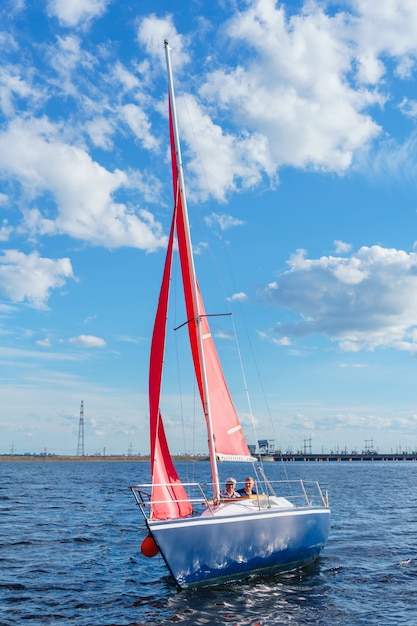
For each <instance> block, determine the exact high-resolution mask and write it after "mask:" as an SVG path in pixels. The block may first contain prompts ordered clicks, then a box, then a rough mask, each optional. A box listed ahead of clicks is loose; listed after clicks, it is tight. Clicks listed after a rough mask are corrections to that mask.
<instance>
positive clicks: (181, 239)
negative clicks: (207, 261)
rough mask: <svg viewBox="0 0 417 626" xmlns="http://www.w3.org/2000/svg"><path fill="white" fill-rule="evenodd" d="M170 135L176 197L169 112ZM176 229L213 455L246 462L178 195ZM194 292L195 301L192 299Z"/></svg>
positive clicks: (246, 453) (175, 174)
mask: <svg viewBox="0 0 417 626" xmlns="http://www.w3.org/2000/svg"><path fill="white" fill-rule="evenodd" d="M170 135H171V158H172V172H173V181H174V194H175V195H177V189H178V185H179V180H178V165H177V158H176V152H175V147H174V140H173V127H172V118H171V109H170ZM176 230H177V239H178V250H179V254H180V262H181V271H182V280H183V286H184V297H185V304H186V311H187V320H188V324H187V325H188V332H189V336H190V344H191V351H192V355H193V362H194V369H195V373H196V378H197V383H198V388H199V391H200V397H201V402H202V405H203V410H204V414H205V416H206V420H209V419H210V416H211V424H212V430H213V437H214V442H215V451H216V455H217V456H218V458H220V459H223V460H227V459H228V460H241V461H249V460H252V457H251V455H250V452H249V449H248V446H247V444H246V440H245V437H244V435H243V432H242V428H241V425H240V422H239V418H238V416H237V413H236V410H235V408H234V406H233V402H232V399H231V397H230V394H229V390H228V388H227V385H226V381H225V379H224V375H223V371H222V367H221V365H220V361H219V358H218V355H217V351H216V348H215V345H214V342H213V339H212V336H211V333H210V328H209V324H208V320H207V316H206V313H205V310H204V304H203V301H202V298H201V294H200V290H199V287H198V284H197V279H196V277H195V271H194V264H193V260H192V249H191V241H190V238H189V229H188V224H187V217H186V215H185V212H184V207H183V202H182V199H181V196H180V195H179V194H178V200H177V218H176ZM194 285H195V289H194ZM195 293H196V294H197V298H195V296H194V294H195ZM196 300H197V301H196ZM199 325H201V331H200V332H201V337H202V340H201V343H200V342H199V337H198V333H199V328H198V326H199ZM201 345H202V349H201V348H200V346H201ZM201 352H202V353H201ZM203 363H204V367H205V374H206V382H207V385H204V380H203ZM209 415H210V416H209Z"/></svg>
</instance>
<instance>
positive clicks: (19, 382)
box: [0, 0, 417, 454]
mask: <svg viewBox="0 0 417 626" xmlns="http://www.w3.org/2000/svg"><path fill="white" fill-rule="evenodd" d="M0 11H1V31H0V44H1V45H0V50H1V65H0V67H1V69H0V119H1V125H0V212H1V222H0V241H1V253H0V337H1V342H0V385H1V410H0V453H9V452H10V451H11V450H13V451H14V452H17V453H24V452H40V451H43V450H44V449H47V450H48V451H49V452H54V453H57V454H71V453H75V452H76V449H77V437H78V421H79V411H80V403H81V400H83V401H84V416H85V450H86V452H87V453H90V454H93V453H96V452H103V450H105V451H106V453H111V452H113V453H125V452H127V451H128V450H129V449H131V450H132V451H133V452H134V453H136V452H139V453H146V452H147V451H148V450H149V444H148V428H147V369H148V354H149V344H150V336H151V332H152V324H153V316H154V312H155V307H156V301H157V296H158V291H159V283H160V277H161V272H162V265H163V261H164V249H165V245H166V241H167V234H168V228H169V222H170V213H171V208H172V197H171V193H172V188H171V180H170V164H169V160H168V158H169V152H168V143H167V142H168V128H167V104H166V93H167V86H166V70H165V60H164V48H163V40H164V38H168V39H169V41H170V45H171V48H172V60H173V67H174V74H175V84H176V93H177V106H178V114H179V121H180V132H181V140H182V150H183V157H184V162H185V174H186V185H187V191H188V203H189V210H190V214H191V222H192V236H193V244H194V248H195V252H196V265H197V272H198V274H199V280H200V284H201V288H202V291H203V294H204V298H205V304H206V310H207V311H208V312H215V313H219V312H227V311H229V310H231V311H232V312H233V324H234V326H235V327H236V330H237V331H238V336H239V345H240V351H241V355H242V360H243V363H244V366H245V372H246V378H247V384H248V388H249V394H250V398H251V406H252V413H253V419H252V418H251V416H250V410H249V409H248V405H247V402H246V394H245V392H244V390H243V391H242V384H241V372H240V366H239V359H238V358H237V357H236V354H235V351H234V342H233V341H231V339H230V338H231V335H232V331H233V325H232V323H231V319H230V317H217V318H213V322H212V332H213V334H214V335H215V336H216V337H217V339H218V349H219V352H220V355H221V358H222V360H223V362H224V366H225V372H226V376H227V378H228V380H229V383H230V388H231V391H232V394H233V396H234V398H235V403H236V406H237V408H238V410H239V412H240V415H241V419H242V422H243V424H244V427H245V431H246V433H247V439H248V441H249V443H252V442H254V441H255V440H256V438H272V439H275V441H276V444H277V445H278V446H281V447H282V448H283V449H284V450H287V449H292V450H298V449H302V448H303V442H304V441H305V440H310V438H311V446H312V450H313V451H317V452H320V451H322V450H325V451H330V450H335V449H343V448H345V447H346V448H347V449H348V450H350V449H357V450H361V449H363V448H364V446H365V441H367V442H369V441H370V440H372V442H373V446H374V447H375V448H378V449H379V450H380V451H387V452H389V451H391V450H393V451H396V450H398V449H399V448H401V449H406V448H407V449H408V448H411V449H416V447H417V392H416V382H415V381H416V368H417V361H416V354H417V256H416V252H415V247H416V240H417V214H416V210H417V196H416V190H417V183H416V181H417V177H416V173H417V133H416V120H417V89H416V72H417V41H416V37H415V33H416V32H417V5H416V4H415V2H414V0H381V1H380V2H378V3H375V2H374V0H352V1H348V0H346V1H345V2H340V3H338V2H314V1H312V2H305V3H302V2H286V3H278V2H274V1H273V0H244V1H243V0H242V1H239V0H236V1H234V2H233V1H230V0H227V1H226V0H217V1H216V0H213V1H210V2H207V1H206V2H204V1H202V0H189V1H188V2H184V3H179V2H173V1H169V0H164V1H162V0H154V1H153V2H148V3H145V2H137V3H133V2H125V3H124V2H112V1H111V0H73V1H72V2H68V1H67V0H46V1H43V2H34V1H25V0H5V1H4V2H3V3H2V7H1V9H0ZM173 284H174V281H173ZM177 315H178V318H177V319H174V317H173V318H172V319H170V320H169V322H168V327H169V328H170V329H172V328H173V327H174V326H175V325H177V324H178V323H181V322H182V321H184V320H183V318H182V314H181V313H180V309H178V313H177ZM174 334H175V337H176V341H177V346H178V343H180V347H179V348H178V347H174V346H173V347H171V346H170V345H169V346H168V348H167V369H166V373H165V376H164V383H165V385H166V390H167V393H168V398H167V400H166V402H165V404H164V405H163V407H162V408H163V412H164V415H165V418H166V422H167V434H168V437H169V439H170V443H171V447H172V450H173V452H181V451H184V450H187V451H189V452H190V451H196V452H204V451H205V434H204V429H203V427H202V425H200V424H199V425H198V426H197V429H196V432H195V434H193V435H192V437H193V439H192V443H191V444H190V443H187V442H186V439H188V435H190V434H191V431H192V424H193V423H194V419H197V418H195V416H194V412H195V410H194V403H195V398H194V390H193V387H192V386H191V387H187V382H186V381H187V371H183V372H181V374H180V375H178V374H177V372H176V371H175V370H172V371H171V370H170V369H169V368H168V364H169V363H170V361H175V360H176V358H177V357H175V350H178V351H179V352H178V354H179V355H180V358H179V360H180V361H181V364H182V362H183V361H184V360H185V358H184V359H183V358H182V349H183V348H182V346H181V340H182V339H184V338H185V333H182V334H181V331H178V332H177V333H170V335H174ZM171 356H172V357H173V358H171ZM253 356H255V360H254V359H253ZM178 380H180V383H181V398H180V400H181V402H180V407H181V408H178V402H177V400H178V398H179V391H178V384H177V383H178ZM265 398H266V401H265ZM253 423H254V424H253Z"/></svg>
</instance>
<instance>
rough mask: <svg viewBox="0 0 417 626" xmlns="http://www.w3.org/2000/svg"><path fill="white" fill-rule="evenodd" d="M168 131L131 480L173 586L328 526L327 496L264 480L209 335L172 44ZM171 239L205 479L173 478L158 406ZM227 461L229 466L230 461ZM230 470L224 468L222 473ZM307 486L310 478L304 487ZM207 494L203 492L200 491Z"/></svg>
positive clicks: (253, 567) (298, 550)
mask: <svg viewBox="0 0 417 626" xmlns="http://www.w3.org/2000/svg"><path fill="white" fill-rule="evenodd" d="M164 46H165V56H166V63H167V72H168V86H169V96H168V107H169V134H170V145H171V161H172V180H173V192H174V208H173V215H172V221H171V227H170V234H169V239H168V245H167V252H166V257H165V265H164V270H163V275H162V283H161V288H160V293H159V300H158V305H157V310H156V316H155V322H154V329H153V335H152V341H151V350H150V367H149V418H150V465H151V468H150V469H151V483H149V484H141V485H134V486H131V487H130V489H131V490H132V492H133V495H134V496H135V499H136V503H137V504H138V506H139V508H140V510H141V512H142V514H143V516H144V518H145V522H146V527H147V533H148V534H147V536H146V537H145V538H144V540H143V542H142V546H141V550H142V553H143V554H144V555H145V556H149V557H151V556H154V555H156V554H158V553H159V554H160V555H161V556H162V558H163V560H164V561H165V564H166V566H167V568H168V570H169V572H170V574H171V575H172V577H173V579H174V580H175V582H176V584H177V586H178V587H180V588H191V587H201V586H210V585H216V584H220V583H224V582H229V581H236V580H242V579H245V578H248V577H252V576H259V575H271V574H276V573H280V572H288V571H291V570H295V569H298V568H300V567H303V566H305V565H308V564H309V563H311V562H313V561H314V560H315V559H316V558H317V557H318V556H319V554H320V553H321V551H322V549H323V548H324V546H325V544H326V541H327V538H328V534H329V526H330V509H329V506H328V498H327V493H324V494H323V492H322V490H321V488H320V486H319V484H318V483H313V487H314V492H315V494H314V495H313V496H311V495H310V492H309V487H308V486H307V484H306V482H305V481H288V484H287V485H286V486H285V487H284V481H282V482H281V481H276V482H273V481H268V480H267V478H266V476H265V473H264V471H263V468H262V466H261V465H259V461H258V459H257V458H256V457H254V456H253V455H252V454H251V452H250V450H249V447H248V445H247V443H246V439H245V436H244V433H243V429H242V426H241V423H240V420H239V417H238V415H237V412H236V410H235V407H234V405H233V402H232V398H231V396H230V393H229V391H228V387H227V384H226V380H225V377H224V375H223V371H222V368H221V364H220V361H219V357H218V354H217V351H216V348H215V345H214V340H213V337H212V335H211V333H210V328H209V323H208V317H209V316H208V315H207V314H206V311H205V308H204V304H203V299H202V296H201V293H200V289H199V285H198V282H197V278H196V273H195V266H194V259H193V250H192V245H191V237H190V226H189V219H188V211H187V200H186V193H185V186H184V172H183V164H182V158H181V150H180V141H179V134H178V122H177V113H176V106H175V95H174V85H173V77H172V65H171V56H170V47H169V44H168V41H167V40H165V42H164ZM175 236H176V242H177V248H178V255H179V260H180V266H181V275H182V284H183V292H184V300H185V310H186V321H185V322H184V326H187V329H188V337H189V342H190V347H191V355H192V361H193V366H194V372H195V378H196V381H197V388H198V392H199V396H200V398H201V406H202V413H203V415H204V418H205V422H206V426H207V440H208V454H209V458H210V471H211V482H208V483H204V484H199V483H187V482H183V481H181V480H180V478H179V474H178V473H177V471H176V468H175V466H174V462H173V460H172V457H171V455H170V451H169V446H168V442H167V438H166V434H165V428H164V422H163V416H162V412H161V408H160V406H161V387H162V370H163V362H164V351H165V340H166V332H167V328H166V326H167V323H166V320H167V313H168V299H169V286H170V276H171V266H172V258H173V253H174V247H175V243H174V242H175ZM224 461H228V462H245V463H252V464H253V467H255V464H258V467H257V469H255V471H256V476H257V480H256V489H255V492H254V493H252V494H250V495H248V496H242V497H239V498H229V497H228V496H227V494H226V495H225V494H224V493H223V492H222V491H221V488H220V485H221V484H222V482H221V480H220V472H219V464H220V463H221V462H224ZM227 467H230V465H229V463H228V464H227ZM229 471H230V470H229ZM310 486H311V485H310ZM207 491H209V493H207Z"/></svg>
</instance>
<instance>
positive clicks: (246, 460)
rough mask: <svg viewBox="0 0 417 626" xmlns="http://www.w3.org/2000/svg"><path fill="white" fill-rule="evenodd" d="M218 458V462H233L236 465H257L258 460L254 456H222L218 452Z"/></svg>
mask: <svg viewBox="0 0 417 626" xmlns="http://www.w3.org/2000/svg"><path fill="white" fill-rule="evenodd" d="M216 457H217V460H218V461H232V462H235V463H256V462H257V460H258V459H257V458H256V457H254V456H244V455H243V454H242V455H237V454H221V453H218V452H216Z"/></svg>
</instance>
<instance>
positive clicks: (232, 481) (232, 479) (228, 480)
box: [226, 478, 236, 485]
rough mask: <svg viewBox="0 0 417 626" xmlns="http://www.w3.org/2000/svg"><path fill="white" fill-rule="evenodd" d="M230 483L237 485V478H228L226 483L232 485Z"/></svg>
mask: <svg viewBox="0 0 417 626" xmlns="http://www.w3.org/2000/svg"><path fill="white" fill-rule="evenodd" d="M230 484H232V485H236V480H235V479H234V478H228V479H227V480H226V485H230Z"/></svg>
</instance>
